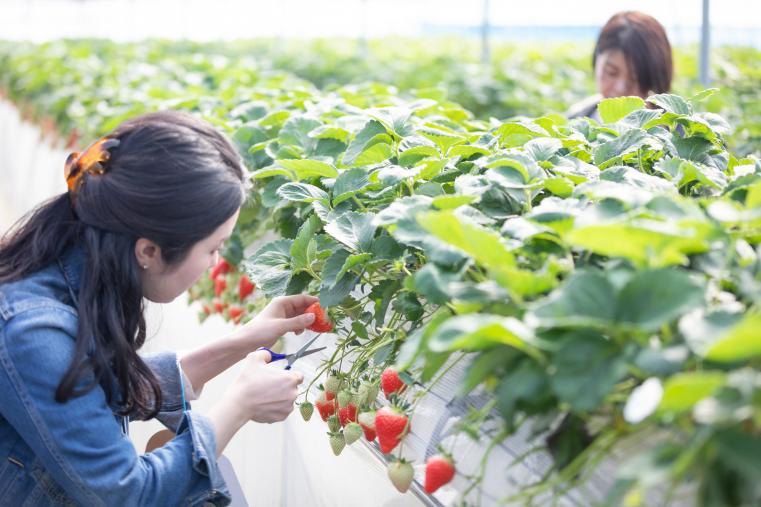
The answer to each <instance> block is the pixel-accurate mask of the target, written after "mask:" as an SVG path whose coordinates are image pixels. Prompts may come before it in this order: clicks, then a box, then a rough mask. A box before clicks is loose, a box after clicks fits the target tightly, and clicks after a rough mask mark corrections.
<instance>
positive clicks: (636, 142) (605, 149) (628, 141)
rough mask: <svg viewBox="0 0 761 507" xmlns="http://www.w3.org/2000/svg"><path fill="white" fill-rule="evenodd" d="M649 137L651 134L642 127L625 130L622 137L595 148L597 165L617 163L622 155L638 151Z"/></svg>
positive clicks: (603, 165)
mask: <svg viewBox="0 0 761 507" xmlns="http://www.w3.org/2000/svg"><path fill="white" fill-rule="evenodd" d="M648 139H649V134H648V133H647V132H645V131H644V130H642V129H631V130H627V131H626V132H624V134H623V135H622V136H621V137H617V138H615V139H613V140H611V141H608V142H605V143H603V144H601V145H599V146H598V147H597V148H595V150H594V162H595V165H598V166H600V169H604V168H605V167H607V166H608V165H611V164H612V163H615V162H616V161H617V160H619V159H620V157H621V156H623V155H625V154H627V153H633V152H636V151H637V150H638V149H639V148H641V147H642V146H644V145H645V144H646V143H647V141H648Z"/></svg>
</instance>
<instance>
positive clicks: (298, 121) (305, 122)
mask: <svg viewBox="0 0 761 507" xmlns="http://www.w3.org/2000/svg"><path fill="white" fill-rule="evenodd" d="M320 125H322V124H321V123H320V122H319V121H317V120H315V119H314V118H308V117H306V116H292V117H291V118H289V119H288V121H286V122H285V124H284V125H283V128H281V129H280V132H279V134H278V141H279V142H280V144H283V145H293V146H298V147H300V148H301V149H302V150H303V151H304V153H306V154H311V152H312V151H313V150H314V148H315V146H317V139H314V138H312V137H309V133H310V132H312V131H313V130H314V129H316V128H317V127H319V126H320Z"/></svg>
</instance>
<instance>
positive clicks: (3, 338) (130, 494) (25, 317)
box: [0, 308, 230, 506]
mask: <svg viewBox="0 0 761 507" xmlns="http://www.w3.org/2000/svg"><path fill="white" fill-rule="evenodd" d="M67 319H68V320H70V321H73V322H67ZM72 328H73V329H76V317H75V316H73V315H71V314H68V313H67V312H64V311H61V310H55V309H51V308H42V309H30V310H27V311H24V312H23V313H21V314H18V315H16V316H15V317H13V318H11V319H10V320H8V321H7V322H6V325H5V327H4V328H2V329H0V391H3V392H4V393H5V394H3V396H2V399H3V403H2V407H0V411H2V414H3V416H4V417H5V418H6V419H7V420H8V421H9V422H10V423H11V424H12V425H13V426H14V428H15V429H16V431H17V432H18V433H19V434H20V435H21V436H22V437H23V438H24V440H25V441H26V442H27V444H28V445H29V446H30V447H31V448H32V449H33V451H34V452H35V454H36V455H37V456H38V458H39V459H40V461H41V462H42V463H43V464H44V466H45V468H46V469H47V471H48V473H50V474H51V476H52V477H53V478H54V479H55V480H56V481H57V482H58V483H59V484H60V485H61V487H63V488H64V489H65V490H66V492H67V493H68V494H69V496H70V497H71V498H72V499H73V500H74V501H75V502H76V503H77V504H82V505H105V506H111V505H141V506H153V505H156V506H158V505H202V504H205V503H206V502H209V503H211V504H212V505H227V504H229V502H230V494H229V491H228V489H227V486H226V484H225V482H224V479H223V478H222V475H221V473H220V471H219V468H218V466H217V461H216V441H215V437H214V431H213V428H212V426H211V423H210V422H209V420H208V419H206V418H205V417H203V416H202V415H200V414H196V413H194V412H193V411H188V412H186V413H185V414H184V416H183V417H182V419H181V421H180V423H179V427H178V431H177V436H176V437H175V438H174V439H173V440H172V441H170V442H169V443H167V444H166V445H164V446H163V447H161V448H159V449H157V450H155V451H153V452H151V453H146V454H142V455H139V454H137V452H136V451H135V448H134V447H133V445H132V442H131V441H130V440H129V438H128V437H127V436H125V435H124V434H123V433H122V431H121V428H120V425H119V423H118V422H117V419H116V417H115V416H114V414H113V413H112V411H111V409H110V408H109V406H108V404H107V402H106V397H105V393H104V392H103V390H102V389H101V388H100V387H96V388H95V389H92V390H90V391H89V392H88V393H87V394H85V395H82V396H79V397H76V398H72V399H70V400H68V401H67V402H65V403H58V402H56V401H55V399H54V396H55V391H56V388H57V386H58V383H59V381H60V379H61V378H62V376H63V374H64V372H65V371H66V370H67V369H68V366H69V362H70V361H71V358H72V356H73V353H74V345H75V342H74V339H73V338H72V336H71V335H70V334H69V332H67V329H72ZM90 381H92V376H90V378H85V379H83V381H82V382H81V385H79V386H77V387H78V388H79V387H82V386H84V385H87V383H89V382H90Z"/></svg>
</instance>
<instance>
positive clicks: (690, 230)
mask: <svg viewBox="0 0 761 507" xmlns="http://www.w3.org/2000/svg"><path fill="white" fill-rule="evenodd" d="M710 232H711V229H710V225H708V224H699V223H690V224H685V227H679V226H678V225H677V224H671V223H666V222H656V221H650V220H638V221H636V222H632V223H626V222H614V223H607V224H599V225H590V226H586V227H579V228H577V229H573V230H571V231H570V232H569V233H568V234H567V235H566V236H565V240H566V241H567V242H568V243H569V244H570V245H573V246H576V247H581V248H585V249H587V250H590V251H592V252H595V253H597V254H600V255H606V256H608V257H623V258H626V259H629V260H631V261H632V262H634V263H635V264H637V265H640V266H647V265H649V266H653V267H661V266H669V265H675V264H685V263H686V262H687V255H688V254H693V253H699V252H705V251H707V250H708V243H707V239H708V237H709V234H710Z"/></svg>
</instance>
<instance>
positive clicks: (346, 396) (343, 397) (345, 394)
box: [337, 391, 354, 408]
mask: <svg viewBox="0 0 761 507" xmlns="http://www.w3.org/2000/svg"><path fill="white" fill-rule="evenodd" d="M337 399H338V407H339V408H341V407H345V406H346V405H348V404H349V403H351V402H352V400H353V399H354V397H353V396H352V395H351V393H350V392H349V391H341V392H339V393H338V397H337Z"/></svg>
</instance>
